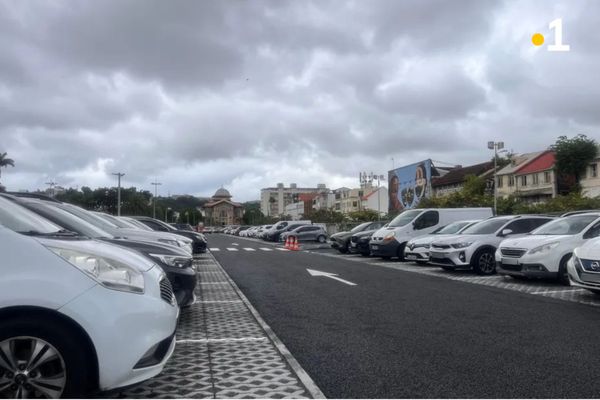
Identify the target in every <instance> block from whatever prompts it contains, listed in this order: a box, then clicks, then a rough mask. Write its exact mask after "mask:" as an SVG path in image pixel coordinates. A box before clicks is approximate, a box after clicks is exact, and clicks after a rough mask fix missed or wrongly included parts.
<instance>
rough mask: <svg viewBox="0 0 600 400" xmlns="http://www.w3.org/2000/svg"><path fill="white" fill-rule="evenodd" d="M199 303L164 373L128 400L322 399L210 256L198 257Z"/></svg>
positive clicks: (185, 320) (184, 320)
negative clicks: (144, 399)
mask: <svg viewBox="0 0 600 400" xmlns="http://www.w3.org/2000/svg"><path fill="white" fill-rule="evenodd" d="M195 265H196V268H197V270H198V275H199V282H198V287H197V289H196V296H198V302H197V303H196V304H194V305H193V306H192V307H189V308H186V309H182V312H181V316H180V321H179V326H178V329H177V346H176V349H175V353H174V354H173V357H172V358H171V360H170V361H169V363H168V364H167V366H166V368H165V370H164V371H163V373H162V374H161V375H159V376H158V377H156V378H153V379H151V380H149V381H148V382H146V383H144V384H143V385H141V386H138V387H135V388H132V389H129V390H126V391H124V392H122V393H119V394H116V396H117V397H127V398H323V397H324V396H323V394H322V393H321V391H320V390H319V389H318V387H317V386H316V385H315V384H314V382H313V381H312V380H311V379H310V377H309V376H308V375H307V374H306V372H305V371H304V370H303V369H302V368H301V367H300V365H299V364H298V363H297V362H296V360H295V359H294V358H293V356H292V355H291V354H290V353H289V352H288V351H287V349H286V348H285V346H284V345H283V343H281V342H280V341H279V339H277V337H276V336H275V335H274V333H273V332H272V331H271V329H270V328H269V327H268V326H267V325H266V324H265V323H264V321H263V320H262V318H260V316H259V315H258V313H257V312H256V310H254V308H253V307H252V305H250V303H249V302H248V300H247V299H246V298H245V296H244V295H243V294H242V293H241V292H240V291H239V289H238V288H237V286H235V283H233V281H231V279H230V278H229V276H228V275H227V274H226V273H225V271H224V270H223V268H222V267H221V266H220V265H219V264H218V262H217V261H216V260H215V259H214V257H213V256H212V255H211V254H203V255H202V256H200V257H198V258H196V260H195Z"/></svg>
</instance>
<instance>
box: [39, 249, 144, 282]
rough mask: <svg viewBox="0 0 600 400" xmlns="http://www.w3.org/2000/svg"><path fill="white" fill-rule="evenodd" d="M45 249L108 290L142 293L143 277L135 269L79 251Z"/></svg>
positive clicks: (106, 258)
mask: <svg viewBox="0 0 600 400" xmlns="http://www.w3.org/2000/svg"><path fill="white" fill-rule="evenodd" d="M46 247H47V248H48V249H49V250H51V251H52V252H54V253H55V254H56V255H58V256H60V257H62V258H63V259H65V260H66V261H68V262H69V263H70V264H72V265H74V266H75V267H77V268H78V269H79V270H81V271H83V272H84V273H86V274H87V275H89V276H90V277H91V278H92V279H94V280H95V281H97V282H98V283H100V284H101V285H102V286H104V287H106V288H108V289H114V290H120V291H123V292H131V293H144V275H143V274H142V272H141V271H140V270H138V269H137V268H134V267H130V266H129V265H126V264H123V263H122V262H120V261H117V260H113V259H111V258H108V257H104V256H98V255H96V254H92V253H87V252H83V251H79V250H71V249H63V248H60V247H52V246H46Z"/></svg>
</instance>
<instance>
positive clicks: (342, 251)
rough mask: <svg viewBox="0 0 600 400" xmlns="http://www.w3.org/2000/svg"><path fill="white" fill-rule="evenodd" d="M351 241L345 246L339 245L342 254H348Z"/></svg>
mask: <svg viewBox="0 0 600 400" xmlns="http://www.w3.org/2000/svg"><path fill="white" fill-rule="evenodd" d="M349 247H350V243H346V245H345V246H342V247H339V248H338V251H339V252H340V253H342V254H346V253H348V251H349Z"/></svg>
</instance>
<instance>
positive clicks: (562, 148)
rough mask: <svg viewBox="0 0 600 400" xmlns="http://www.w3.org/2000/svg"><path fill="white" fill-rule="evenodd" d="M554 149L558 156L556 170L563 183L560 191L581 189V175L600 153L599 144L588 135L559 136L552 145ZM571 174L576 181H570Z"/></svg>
mask: <svg viewBox="0 0 600 400" xmlns="http://www.w3.org/2000/svg"><path fill="white" fill-rule="evenodd" d="M552 150H554V152H555V157H556V172H557V174H558V176H559V181H560V182H561V183H562V185H561V186H562V187H561V188H559V192H561V193H564V192H574V191H579V190H580V186H579V183H580V180H581V175H582V174H583V173H584V172H585V169H586V168H587V166H588V164H589V163H590V162H591V161H592V160H594V159H595V158H596V156H597V155H598V144H597V143H596V141H595V140H594V139H590V138H588V137H587V136H586V135H581V134H580V135H577V136H575V137H573V138H570V139H569V138H568V137H566V136H559V138H558V139H557V140H556V143H554V145H552ZM569 176H572V177H574V182H568V177H569ZM565 186H566V187H565ZM563 188H564V189H563Z"/></svg>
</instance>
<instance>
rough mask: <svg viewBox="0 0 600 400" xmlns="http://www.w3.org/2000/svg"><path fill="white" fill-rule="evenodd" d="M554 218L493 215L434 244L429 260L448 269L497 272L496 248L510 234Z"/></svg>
mask: <svg viewBox="0 0 600 400" xmlns="http://www.w3.org/2000/svg"><path fill="white" fill-rule="evenodd" d="M549 221H552V217H542V216H532V215H515V216H503V217H492V218H488V219H486V220H483V221H481V222H478V223H476V224H474V225H471V226H470V227H469V228H467V229H465V230H464V231H462V232H461V234H460V235H454V236H452V237H450V238H446V239H440V240H435V241H433V242H432V243H431V251H430V252H429V263H430V264H434V265H438V266H440V267H442V268H444V269H446V270H455V269H473V270H474V271H475V272H477V273H478V274H482V275H491V274H493V273H495V272H496V260H495V253H496V249H497V248H498V246H499V245H500V242H502V241H503V240H504V239H506V238H507V237H509V236H517V235H519V236H522V235H525V234H526V233H529V232H531V231H532V230H534V229H537V228H538V227H540V226H542V225H544V224H545V223H547V222H549Z"/></svg>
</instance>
